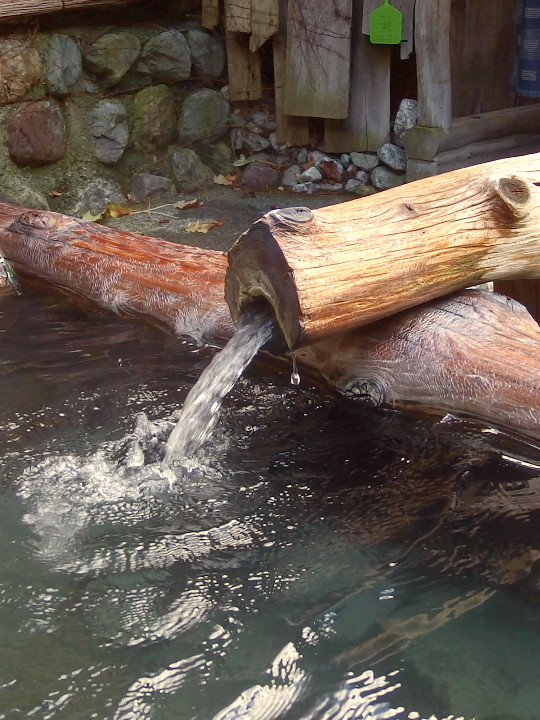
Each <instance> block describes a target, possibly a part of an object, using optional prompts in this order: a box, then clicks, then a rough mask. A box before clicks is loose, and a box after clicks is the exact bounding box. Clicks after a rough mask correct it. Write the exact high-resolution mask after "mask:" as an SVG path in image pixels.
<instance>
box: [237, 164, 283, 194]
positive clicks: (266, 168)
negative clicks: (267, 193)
mask: <svg viewBox="0 0 540 720" xmlns="http://www.w3.org/2000/svg"><path fill="white" fill-rule="evenodd" d="M242 185H243V186H244V187H247V188H249V189H250V190H267V189H268V188H275V187H277V186H278V185H279V172H278V171H277V170H276V169H275V168H273V167H272V166H271V165H268V164H264V163H258V162H255V163H251V164H250V165H248V166H247V167H246V169H245V170H244V172H243V173H242Z"/></svg>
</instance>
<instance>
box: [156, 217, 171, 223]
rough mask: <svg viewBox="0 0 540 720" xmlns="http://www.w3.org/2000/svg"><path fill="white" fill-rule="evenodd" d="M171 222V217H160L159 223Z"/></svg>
mask: <svg viewBox="0 0 540 720" xmlns="http://www.w3.org/2000/svg"><path fill="white" fill-rule="evenodd" d="M168 222H171V221H170V220H169V218H158V223H160V224H161V225H165V223H168Z"/></svg>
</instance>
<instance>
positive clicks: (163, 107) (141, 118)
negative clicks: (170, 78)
mask: <svg viewBox="0 0 540 720" xmlns="http://www.w3.org/2000/svg"><path fill="white" fill-rule="evenodd" d="M175 135H176V111H175V107H174V94H173V91H172V90H171V88H170V87H168V86H167V85H154V86H153V87H148V88H144V89H143V90H141V91H140V92H138V93H137V95H136V96H135V98H134V100H133V133H132V139H133V144H134V145H135V147H136V148H138V149H140V150H143V151H144V152H153V151H154V150H160V149H162V148H165V147H167V145H169V143H171V142H172V140H173V139H174V137H175Z"/></svg>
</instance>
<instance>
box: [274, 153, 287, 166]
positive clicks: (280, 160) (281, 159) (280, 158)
mask: <svg viewBox="0 0 540 720" xmlns="http://www.w3.org/2000/svg"><path fill="white" fill-rule="evenodd" d="M290 161H291V158H290V156H289V155H276V156H275V157H274V162H275V164H276V165H288V164H289V163H290Z"/></svg>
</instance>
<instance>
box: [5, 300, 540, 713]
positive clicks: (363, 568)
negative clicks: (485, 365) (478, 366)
mask: <svg viewBox="0 0 540 720" xmlns="http://www.w3.org/2000/svg"><path fill="white" fill-rule="evenodd" d="M0 335H1V345H0V347H1V350H0V373H1V375H2V403H1V404H0V432H1V437H2V440H3V442H2V456H3V457H2V475H1V478H0V487H1V488H2V494H1V495H0V535H1V542H2V549H3V561H2V565H1V568H0V627H1V628H2V631H1V633H2V634H1V642H0V718H6V719H8V718H9V719H10V720H11V719H12V718H17V719H19V718H21V719H22V718H55V719H56V718H58V719H65V720H72V719H75V718H97V719H99V720H102V719H110V720H114V719H121V720H128V719H130V720H131V719H132V718H135V719H141V720H142V719H144V720H146V719H147V718H148V719H150V718H152V720H177V719H178V718H182V720H183V719H184V718H185V719H193V720H212V719H213V718H215V719H216V720H217V719H219V720H233V719H234V720H239V719H246V720H247V719H249V720H271V719H273V718H276V719H277V718H283V720H292V719H293V718H294V719H298V720H300V719H301V720H308V719H309V720H323V719H324V720H330V719H332V720H349V719H351V718H381V719H382V718H399V720H404V719H410V720H414V719H416V718H430V717H435V718H438V719H439V720H440V719H441V718H450V717H463V718H472V717H475V718H477V719H478V720H480V719H481V720H494V719H495V718H505V720H512V719H517V720H532V719H533V718H534V719H537V717H538V709H537V708H538V706H539V705H540V689H539V686H538V681H537V678H538V676H539V671H540V649H539V648H540V642H539V639H540V638H539V634H540V603H539V600H540V538H539V533H540V509H539V508H540V469H539V465H538V463H539V460H540V457H539V456H538V452H537V451H536V450H535V449H534V448H531V447H529V446H526V445H522V444H521V443H520V442H518V441H515V440H511V439H509V438H506V437H505V436H502V435H499V434H495V433H492V432H488V431H486V432H483V431H482V429H479V428H475V427H472V426H467V425H466V424H464V423H460V422H455V421H452V420H451V419H447V421H445V422H438V421H437V420H436V419H434V420H428V419H419V418H416V419H415V418H412V417H406V416H404V415H402V414H399V413H394V412H390V411H369V412H368V411H365V410H358V409H357V408H355V407H354V406H352V405H350V404H347V403H344V402H343V401H338V400H336V399H334V398H331V397H329V396H326V395H322V394H321V393H320V392H318V391H317V390H316V389H314V388H310V387H307V386H305V385H303V386H300V387H299V388H293V387H291V386H290V384H289V382H288V380H289V378H288V374H287V373H286V372H284V373H283V375H282V376H281V375H280V374H279V373H278V372H276V371H274V370H272V368H271V367H270V366H268V367H267V366H259V368H258V369H257V371H251V372H250V373H249V376H248V377H247V378H245V379H243V380H241V381H240V383H239V385H238V387H237V388H236V389H235V390H234V391H233V393H231V395H230V396H229V397H228V398H227V399H226V401H225V410H224V413H223V416H222V418H221V421H220V423H219V425H218V428H217V431H216V434H215V435H214V437H213V438H212V439H211V440H210V441H209V442H208V443H207V444H206V445H205V446H204V447H203V448H202V450H200V451H199V452H198V454H196V455H195V456H194V457H193V458H191V459H190V460H189V462H187V461H186V462H185V463H184V464H182V463H178V464H175V465H174V466H172V467H166V466H164V465H162V463H161V460H162V458H163V455H164V452H165V445H166V440H167V437H168V435H169V433H170V432H171V430H172V428H173V426H174V424H175V421H176V419H177V417H178V408H179V407H180V406H181V404H182V402H183V400H184V398H185V396H186V394H187V392H188V390H189V388H190V387H191V386H192V385H193V383H194V382H195V380H196V378H197V377H198V375H199V374H200V372H201V370H202V368H203V367H205V365H207V364H208V362H209V360H210V358H211V357H212V355H213V352H212V351H211V350H197V349H196V348H194V347H192V346H191V345H190V344H189V343H188V342H183V343H180V342H179V341H175V340H173V339H170V338H167V337H165V336H163V335H161V334H159V333H158V332H154V331H152V330H150V329H148V328H144V327H136V326H131V325H129V324H127V323H121V322H117V321H109V320H106V321H105V320H103V321H101V320H96V319H92V320H89V319H88V318H83V317H80V316H78V315H76V314H74V313H73V312H72V311H68V310H66V309H61V308H57V307H54V306H50V307H47V306H45V305H40V304H38V303H37V302H34V301H31V300H29V299H28V298H24V297H22V298H5V297H4V298H2V299H1V304H0Z"/></svg>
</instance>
